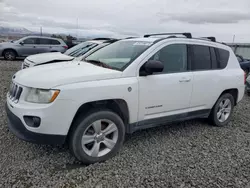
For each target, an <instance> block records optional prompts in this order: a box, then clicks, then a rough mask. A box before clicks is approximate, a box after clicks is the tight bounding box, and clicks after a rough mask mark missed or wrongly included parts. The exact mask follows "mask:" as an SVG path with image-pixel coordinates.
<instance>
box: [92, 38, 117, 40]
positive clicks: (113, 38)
mask: <svg viewBox="0 0 250 188" xmlns="http://www.w3.org/2000/svg"><path fill="white" fill-rule="evenodd" d="M92 40H114V38H94V39H92Z"/></svg>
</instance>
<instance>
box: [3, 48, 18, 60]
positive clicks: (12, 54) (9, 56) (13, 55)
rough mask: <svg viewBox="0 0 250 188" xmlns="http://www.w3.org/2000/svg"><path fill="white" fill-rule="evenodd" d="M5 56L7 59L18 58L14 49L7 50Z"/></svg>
mask: <svg viewBox="0 0 250 188" xmlns="http://www.w3.org/2000/svg"><path fill="white" fill-rule="evenodd" d="M3 56H4V59H5V60H8V61H13V60H15V59H16V56H17V54H16V52H15V51H14V50H5V51H4V52H3Z"/></svg>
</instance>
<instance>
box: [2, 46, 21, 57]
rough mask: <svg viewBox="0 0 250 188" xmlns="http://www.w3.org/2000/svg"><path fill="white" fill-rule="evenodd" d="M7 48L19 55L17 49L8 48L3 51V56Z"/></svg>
mask: <svg viewBox="0 0 250 188" xmlns="http://www.w3.org/2000/svg"><path fill="white" fill-rule="evenodd" d="M7 50H12V51H13V52H15V53H16V56H18V53H17V51H16V50H15V49H13V48H6V49H4V50H3V52H2V54H1V56H4V53H5V52H6V51H7Z"/></svg>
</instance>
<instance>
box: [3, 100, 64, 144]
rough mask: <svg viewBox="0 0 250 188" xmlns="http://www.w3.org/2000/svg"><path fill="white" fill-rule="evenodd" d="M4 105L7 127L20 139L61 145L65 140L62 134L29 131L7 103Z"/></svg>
mask: <svg viewBox="0 0 250 188" xmlns="http://www.w3.org/2000/svg"><path fill="white" fill-rule="evenodd" d="M5 107H6V113H7V119H8V127H9V129H10V131H11V132H12V133H13V134H14V135H16V136H17V137H18V138H20V139H21V140H25V141H28V142H33V143H37V144H51V145H61V144H63V143H64V142H65V140H66V136H64V135H51V134H40V133H35V132H32V131H29V130H28V129H26V127H25V126H24V124H23V123H22V121H21V120H20V119H19V118H18V117H17V116H16V115H15V114H13V113H12V112H11V111H10V109H9V107H8V105H7V103H6V106H5Z"/></svg>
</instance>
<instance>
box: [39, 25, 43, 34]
mask: <svg viewBox="0 0 250 188" xmlns="http://www.w3.org/2000/svg"><path fill="white" fill-rule="evenodd" d="M40 34H41V36H43V27H42V26H41V27H40Z"/></svg>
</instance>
